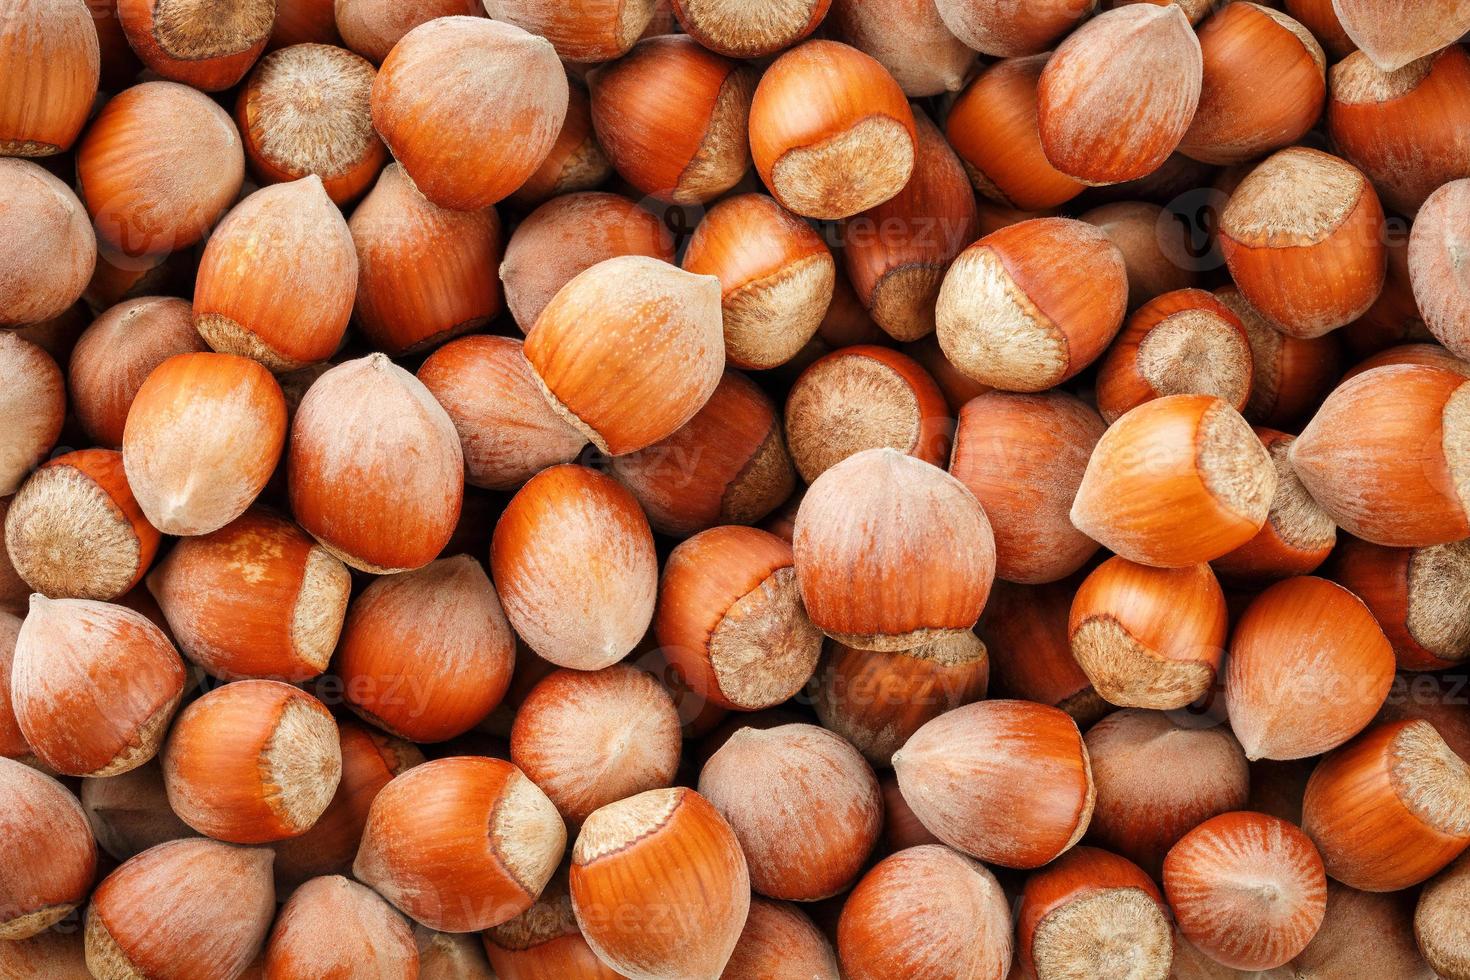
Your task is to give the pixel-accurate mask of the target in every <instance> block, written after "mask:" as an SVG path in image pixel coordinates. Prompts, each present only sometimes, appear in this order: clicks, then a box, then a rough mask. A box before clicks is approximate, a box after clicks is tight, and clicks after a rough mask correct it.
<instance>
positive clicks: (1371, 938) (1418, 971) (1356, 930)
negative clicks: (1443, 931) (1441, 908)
mask: <svg viewBox="0 0 1470 980" xmlns="http://www.w3.org/2000/svg"><path fill="white" fill-rule="evenodd" d="M1413 915H1414V905H1413V899H1412V895H1411V894H1410V893H1408V892H1398V893H1395V894H1389V895H1382V894H1374V893H1372V892H1361V891H1358V890H1357V889H1356V888H1349V887H1348V886H1346V885H1341V884H1338V883H1337V882H1335V881H1333V880H1332V879H1330V878H1329V879H1328V881H1327V914H1326V915H1325V916H1324V917H1323V919H1322V927H1321V928H1320V929H1318V930H1317V935H1316V936H1315V937H1313V939H1312V941H1311V942H1310V943H1308V944H1307V948H1306V949H1304V950H1302V952H1301V954H1300V955H1299V956H1297V958H1296V959H1295V960H1293V961H1292V967H1293V968H1294V969H1295V970H1296V971H1297V974H1298V975H1299V976H1300V977H1302V980H1326V978H1328V977H1333V976H1355V975H1358V974H1362V975H1364V976H1373V977H1403V978H1404V980H1433V978H1434V972H1433V971H1432V970H1430V968H1429V966H1428V965H1427V964H1426V963H1425V962H1424V959H1423V957H1421V956H1420V955H1419V949H1418V947H1417V946H1415V945H1414V930H1413V921H1412V919H1413Z"/></svg>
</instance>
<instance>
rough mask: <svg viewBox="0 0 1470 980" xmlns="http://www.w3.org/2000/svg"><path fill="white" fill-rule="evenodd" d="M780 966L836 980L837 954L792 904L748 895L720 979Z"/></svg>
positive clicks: (814, 979) (753, 977) (757, 978)
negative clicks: (741, 924)
mask: <svg viewBox="0 0 1470 980" xmlns="http://www.w3.org/2000/svg"><path fill="white" fill-rule="evenodd" d="M783 970H790V971H792V972H793V975H796V976H801V977H804V978H810V980H838V970H837V955H836V953H834V952H833V950H832V943H831V942H830V941H828V939H827V937H826V936H824V935H822V932H821V930H819V929H818V928H817V927H816V926H815V925H814V924H813V923H812V920H811V919H810V918H808V917H807V914H806V913H805V912H803V911H801V910H800V909H799V908H797V907H796V906H795V905H791V904H789V903H787V902H772V901H768V900H766V899H764V898H752V899H751V900H750V914H749V915H748V916H747V917H746V919H745V929H744V931H742V932H741V933H740V942H739V943H738V944H736V946H735V952H734V953H732V954H731V956H730V962H729V963H727V964H725V972H724V973H722V974H721V975H720V977H721V980H763V978H765V977H770V976H774V975H778V974H779V973H780V972H781V971H783Z"/></svg>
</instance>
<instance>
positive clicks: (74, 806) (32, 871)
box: [0, 759, 97, 941]
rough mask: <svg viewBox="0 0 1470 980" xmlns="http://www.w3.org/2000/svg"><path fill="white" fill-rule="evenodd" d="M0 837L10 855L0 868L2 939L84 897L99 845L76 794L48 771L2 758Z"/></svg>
mask: <svg viewBox="0 0 1470 980" xmlns="http://www.w3.org/2000/svg"><path fill="white" fill-rule="evenodd" d="M0 787H3V788H4V792H5V803H4V805H3V806H0V841H3V842H4V845H5V846H6V847H7V848H9V849H10V851H11V854H12V855H13V857H12V858H11V860H10V861H7V862H6V864H5V868H4V869H3V870H0V938H3V939H5V940H10V941H15V940H21V939H29V938H30V937H31V936H34V935H36V934H37V933H40V932H42V931H44V930H46V929H48V928H50V927H51V926H52V925H54V924H55V923H57V922H59V921H61V920H62V919H64V918H66V916H67V915H69V914H70V913H71V911H72V910H73V909H75V908H77V907H78V906H79V905H81V904H82V902H83V901H85V900H86V893H87V890H88V889H89V888H91V886H92V880H93V878H94V877H95V876H96V873H97V844H96V842H95V841H94V840H93V839H92V833H91V829H90V828H89V827H88V826H87V817H86V814H84V813H83V812H82V808H81V806H80V805H79V804H78V803H77V800H76V797H74V796H72V795H71V793H69V792H68V791H67V790H66V788H65V787H64V786H62V785H61V784H60V783H58V782H57V781H56V780H54V779H52V778H51V777H50V776H46V775H42V774H41V773H39V772H37V771H36V770H34V769H32V768H30V767H29V766H26V765H23V764H21V763H19V762H16V761H14V760H11V759H0Z"/></svg>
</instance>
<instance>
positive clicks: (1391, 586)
mask: <svg viewBox="0 0 1470 980" xmlns="http://www.w3.org/2000/svg"><path fill="white" fill-rule="evenodd" d="M1328 574H1329V576H1330V577H1331V578H1332V579H1333V580H1334V581H1336V582H1338V583H1339V584H1341V585H1342V586H1343V588H1346V589H1348V590H1350V591H1351V592H1352V593H1353V594H1354V595H1356V596H1358V597H1359V598H1361V599H1362V600H1363V602H1364V603H1365V604H1366V605H1367V606H1368V608H1369V610H1371V611H1372V613H1373V616H1374V618H1375V619H1377V620H1378V623H1379V625H1380V626H1382V627H1383V632H1384V634H1385V635H1386V636H1387V637H1388V640H1389V642H1390V643H1392V644H1393V651H1394V656H1395V657H1396V658H1397V660H1398V666H1399V669H1400V670H1442V669H1444V668H1446V667H1454V666H1456V665H1458V664H1459V663H1460V662H1461V661H1463V660H1464V659H1465V658H1466V657H1467V656H1470V606H1467V605H1466V604H1465V603H1464V602H1463V601H1461V599H1460V597H1461V596H1463V595H1464V594H1465V592H1466V589H1467V588H1470V541H1453V542H1450V543H1449V544H1440V545H1430V546H1429V547H1426V548H1385V547H1383V546H1382V545H1376V544H1372V543H1370V542H1367V541H1360V540H1359V539H1357V538H1350V537H1344V538H1343V540H1342V543H1341V544H1339V545H1338V546H1337V551H1336V553H1335V554H1334V555H1333V557H1332V563H1331V565H1330V566H1329V569H1328Z"/></svg>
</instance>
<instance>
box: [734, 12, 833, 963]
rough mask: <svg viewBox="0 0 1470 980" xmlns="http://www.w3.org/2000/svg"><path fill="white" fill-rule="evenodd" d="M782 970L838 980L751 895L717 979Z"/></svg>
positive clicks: (800, 930)
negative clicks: (741, 927)
mask: <svg viewBox="0 0 1470 980" xmlns="http://www.w3.org/2000/svg"><path fill="white" fill-rule="evenodd" d="M838 2H841V0H838ZM782 971H791V973H792V975H793V976H800V977H803V978H810V980H838V976H839V974H838V969H837V955H836V953H834V952H833V950H832V944H831V943H830V942H829V941H828V940H827V937H826V936H824V935H822V933H821V930H819V929H818V928H817V927H816V926H815V925H814V924H813V923H812V920H811V919H810V918H808V917H807V914H806V913H805V912H803V911H801V910H800V909H798V908H797V907H796V906H795V905H791V904H789V903H787V902H772V901H769V900H768V899H764V898H756V897H752V898H751V900H750V914H749V915H748V916H747V917H746V919H745V929H744V931H742V932H741V933H740V942H739V943H737V944H736V945H735V952H734V953H732V954H730V961H729V962H728V963H726V964H725V972H724V973H722V974H720V980H764V978H766V977H770V976H777V975H780V973H781V972H782Z"/></svg>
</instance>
